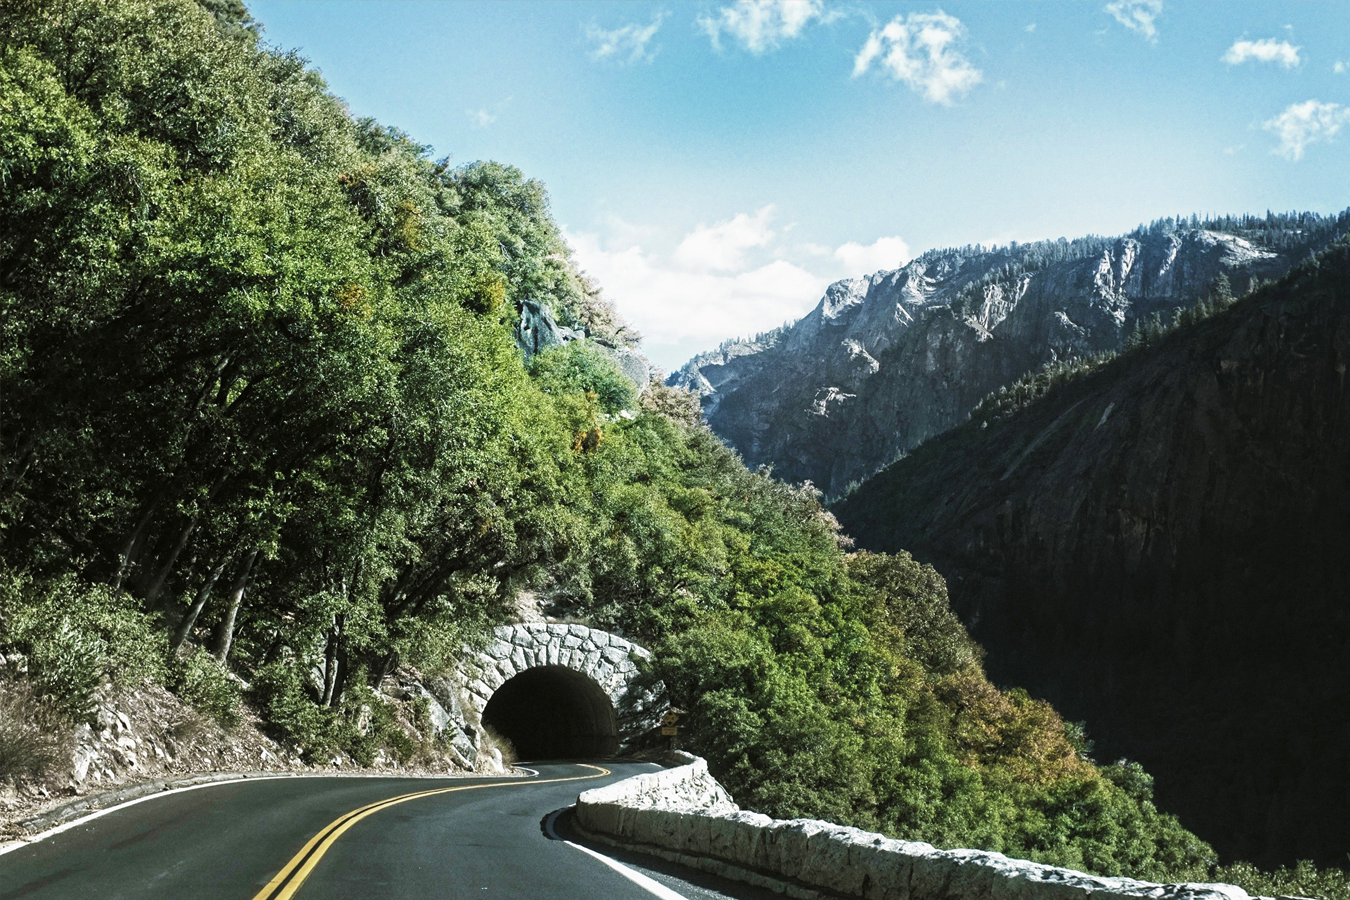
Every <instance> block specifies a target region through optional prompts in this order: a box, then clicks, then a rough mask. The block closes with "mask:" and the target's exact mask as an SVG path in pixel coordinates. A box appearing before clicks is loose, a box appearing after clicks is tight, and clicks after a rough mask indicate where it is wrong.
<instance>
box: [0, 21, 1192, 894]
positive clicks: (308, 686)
mask: <svg viewBox="0 0 1350 900" xmlns="http://www.w3.org/2000/svg"><path fill="white" fill-rule="evenodd" d="M0 35H2V36H3V37H0V41H2V42H3V43H0V159H3V171H0V220H2V221H3V223H4V224H3V227H4V231H3V238H2V239H0V271H3V277H2V279H0V323H3V328H4V349H3V356H0V385H2V386H3V394H4V405H3V410H0V415H2V416H3V419H2V421H0V426H2V430H0V438H2V440H3V443H2V445H0V466H2V467H3V468H2V469H0V478H3V490H0V529H2V531H0V539H2V540H3V553H4V573H3V583H2V584H0V587H2V588H3V589H2V590H0V650H3V651H4V652H5V653H7V654H9V655H10V656H11V657H13V656H14V655H15V654H20V655H22V657H23V659H24V660H25V664H26V667H27V674H26V675H25V676H24V677H23V679H22V683H23V684H24V685H25V690H29V691H31V692H32V693H33V694H34V696H35V697H37V698H39V700H40V702H41V703H42V704H44V712H43V715H42V716H40V717H39V716H32V717H31V718H29V719H25V720H21V721H5V722H0V726H3V727H0V740H10V738H9V737H3V736H6V735H8V736H13V735H19V736H20V737H22V736H23V735H25V734H27V735H30V736H31V734H32V733H33V727H34V723H37V722H39V720H41V721H50V722H53V723H64V724H54V725H51V726H50V727H51V728H58V727H72V726H73V725H74V724H75V723H77V722H79V721H81V719H82V718H85V717H87V716H88V715H89V714H90V713H89V710H90V699H91V696H92V693H93V691H95V690H96V688H97V686H98V685H99V683H100V682H101V681H104V680H108V679H111V680H113V681H123V682H137V681H140V680H144V679H149V680H150V681H153V682H157V683H162V684H166V685H168V686H169V687H171V688H172V689H174V690H175V691H177V692H179V695H180V696H182V697H184V698H185V699H187V700H189V701H190V702H193V703H196V704H198V705H199V706H200V707H201V708H203V709H205V710H207V711H208V712H210V713H211V714H212V715H215V716H217V717H218V719H220V720H221V721H222V722H228V720H229V719H230V717H231V715H232V713H233V712H234V711H235V710H237V703H238V702H239V701H240V700H241V697H242V700H243V701H244V702H247V703H250V704H252V705H253V707H254V709H255V710H256V711H257V712H258V713H259V714H260V715H261V716H262V717H263V719H264V720H265V723H266V724H267V725H268V726H269V727H271V728H272V729H273V730H274V731H275V732H276V733H277V734H278V735H280V736H282V737H284V738H285V739H286V740H288V741H290V742H292V743H293V744H295V745H298V746H299V747H300V748H301V749H302V750H303V751H305V752H306V753H307V754H310V755H313V756H318V755H320V754H323V753H326V752H328V751H330V750H332V749H334V748H338V749H342V750H345V751H346V752H348V753H350V754H352V755H353V756H354V757H356V758H357V759H358V760H369V759H370V758H372V756H373V754H374V753H375V752H376V750H377V749H387V750H389V751H390V752H391V753H393V754H394V755H398V754H399V753H401V752H403V747H404V745H403V743H402V742H401V741H400V739H399V737H398V735H397V733H395V732H394V731H393V730H387V726H388V725H389V723H388V717H387V716H386V717H383V718H382V717H381V715H380V714H379V710H380V708H381V701H380V699H379V698H378V696H377V695H375V694H374V692H373V691H372V690H371V686H372V685H374V684H376V683H377V681H378V679H379V678H380V677H381V676H382V675H384V674H386V673H388V672H391V671H393V670H394V669H395V668H397V667H398V666H401V665H411V666H415V667H418V668H419V669H422V670H424V671H438V670H443V669H445V668H447V667H448V666H449V665H450V664H451V663H452V662H453V661H454V659H455V657H456V655H457V654H458V653H459V652H460V649H461V648H462V646H463V645H464V644H465V643H466V642H468V643H473V642H475V641H480V640H482V639H483V637H484V635H485V634H486V633H487V631H488V629H490V627H491V626H492V625H494V624H496V623H499V622H502V621H505V620H506V619H507V618H508V617H509V616H510V614H511V606H512V603H513V601H514V598H515V597H516V595H517V593H518V591H520V590H521V589H523V588H529V589H534V590H536V591H538V592H540V593H541V594H542V595H543V596H546V597H548V598H549V600H550V602H551V603H552V604H553V608H554V611H555V612H556V613H558V614H570V615H574V616H578V617H584V618H587V619H589V620H591V621H592V622H594V623H595V624H597V625H601V626H605V627H609V628H613V629H618V630H622V631H623V632H624V633H625V634H628V635H630V636H632V637H634V638H635V639H638V640H640V641H642V642H643V643H645V644H646V645H648V646H650V647H651V648H652V649H653V650H654V663H653V665H652V667H651V671H650V672H649V673H648V677H649V678H651V679H652V680H653V682H656V681H660V682H662V683H663V684H664V688H665V691H666V695H667V698H668V699H669V700H670V701H671V702H673V703H675V704H676V705H678V706H679V707H681V708H683V709H685V710H687V712H688V720H687V721H688V728H689V731H688V734H689V743H690V744H691V745H692V749H694V750H696V751H697V752H699V753H701V754H703V755H705V756H707V757H708V759H709V761H710V765H711V766H712V768H713V770H714V771H715V773H716V774H717V775H718V776H719V777H720V778H722V779H724V780H725V782H726V784H727V785H728V786H729V787H730V788H731V789H732V790H733V791H734V792H735V794H736V795H737V797H738V799H740V800H741V801H742V802H743V803H745V804H746V805H748V806H752V807H755V808H758V809H761V810H763V811H765V812H769V813H772V814H775V815H778V816H796V815H814V816H821V817H826V818H831V819H834V820H837V821H840V822H846V823H852V824H857V825H861V826H865V827H869V828H877V829H881V830H884V831H887V832H889V833H891V834H896V835H902V836H906V837H915V838H923V839H925V840H931V841H934V842H936V843H939V844H943V845H946V846H957V845H965V846H980V847H988V848H993V849H999V850H1003V851H1006V852H1008V853H1010V854H1015V855H1019V856H1027V857H1031V858H1033V859H1039V860H1045V861H1049V862H1056V863H1063V864H1067V865H1071V866H1076V867H1080V868H1085V869H1088V870H1090V871H1094V872H1101V873H1108V874H1118V873H1127V874H1132V875H1137V876H1141V877H1147V878H1155V879H1204V878H1206V877H1209V876H1210V875H1211V874H1213V869H1212V865H1213V862H1214V856H1213V853H1212V851H1211V850H1210V849H1209V848H1208V846H1207V845H1205V844H1204V843H1203V842H1202V841H1200V840H1199V839H1198V838H1196V837H1195V836H1194V835H1193V834H1191V833H1189V832H1187V831H1185V830H1184V829H1183V828H1181V827H1180V825H1179V824H1178V823H1177V821H1176V819H1175V818H1173V817H1172V816H1170V815H1167V814H1165V813H1163V812H1160V811H1159V810H1158V809H1157V808H1156V807H1155V805H1154V804H1153V802H1152V800H1151V788H1150V779H1149V777H1148V775H1147V774H1146V773H1145V772H1144V771H1143V770H1142V769H1141V768H1140V767H1139V766H1138V765H1136V764H1133V763H1124V762H1122V763H1119V764H1115V765H1111V766H1104V767H1103V766H1098V765H1096V764H1094V763H1093V762H1092V761H1091V759H1090V758H1089V756H1088V754H1087V749H1088V748H1087V744H1086V743H1085V740H1084V737H1083V732H1082V730H1081V729H1080V728H1078V727H1076V726H1067V725H1066V724H1065V723H1064V722H1063V721H1062V720H1061V718H1060V717H1059V716H1058V715H1057V714H1056V713H1055V711H1054V710H1053V709H1052V708H1051V707H1050V706H1049V705H1047V704H1046V703H1044V702H1042V701H1039V700H1036V699H1033V698H1032V697H1030V696H1028V695H1027V694H1025V693H1023V692H1020V691H1001V690H998V689H996V688H995V687H994V686H992V685H991V684H990V682H989V681H988V680H987V679H986V677H985V675H984V673H983V670H982V668H981V663H980V657H981V653H980V650H979V648H978V647H977V646H976V645H975V644H974V643H972V642H971V640H970V638H969V637H968V636H967V634H966V632H965V630H964V629H963V628H962V626H961V625H960V623H959V622H958V621H957V619H956V618H955V617H954V616H953V614H952V612H951V610H950V609H949V607H948V603H947V596H946V586H945V584H944V582H943V580H942V578H941V577H940V576H939V575H938V574H937V572H935V571H934V570H933V569H932V568H930V567H927V566H923V565H920V564H918V563H917V562H915V561H914V560H913V559H912V558H910V557H909V556H908V555H907V554H904V553H897V554H896V555H893V556H891V555H883V554H851V553H848V552H847V547H846V543H847V542H846V541H845V539H844V538H843V537H842V536H841V534H840V532H839V529H838V526H837V524H836V523H835V521H834V519H833V518H832V517H831V516H830V515H829V514H828V513H827V512H826V511H825V510H824V509H823V508H822V507H821V505H820V503H819V497H818V495H817V493H816V492H815V491H814V490H812V489H810V488H809V487H808V488H794V487H791V486H788V485H785V484H783V483H781V482H779V481H776V480H774V479H773V478H771V477H769V475H768V474H767V473H765V472H752V471H750V470H748V469H747V468H746V467H745V466H744V465H743V464H742V463H741V461H740V460H739V458H738V457H737V456H736V455H735V454H734V453H733V452H731V451H730V450H728V449H727V448H726V447H724V446H723V445H722V444H721V442H720V441H719V440H718V439H717V438H716V437H715V436H714V435H713V434H712V433H711V432H709V431H708V430H707V429H706V428H705V427H704V426H703V425H702V424H701V423H700V422H699V421H698V417H697V407H696V403H695V402H694V401H693V400H692V398H690V397H689V395H687V394H683V393H680V392H677V391H673V390H671V389H668V388H665V387H663V386H661V385H659V384H658V385H654V386H651V387H649V388H647V390H646V391H645V392H643V393H642V394H641V396H639V395H638V392H637V390H636V388H635V386H634V385H632V384H631V383H629V382H627V381H626V380H625V378H624V376H623V375H622V374H621V373H620V372H619V371H618V369H617V368H616V367H615V366H614V364H613V363H612V362H610V357H609V356H607V355H606V354H605V353H604V352H602V349H601V348H603V347H605V346H613V345H621V344H623V343H625V342H627V341H629V340H631V335H630V334H629V333H628V332H627V331H626V329H625V327H624V326H623V324H622V322H621V321H620V320H619V318H618V317H617V315H615V314H614V312H613V310H612V309H611V308H610V307H608V306H607V305H606V304H605V303H604V302H603V301H602V300H601V299H600V297H599V295H598V293H597V291H596V290H595V288H594V287H593V286H592V285H590V284H589V283H588V282H587V281H586V280H585V279H584V278H583V277H582V276H581V275H580V274H579V273H578V272H577V271H576V269H575V267H574V265H573V263H572V262H571V260H570V255H569V253H568V250H567V248H566V246H565V245H564V243H563V242H562V240H561V238H560V236H559V231H558V228H557V226H556V224H555V223H554V222H553V220H552V218H551V216H550V214H549V211H548V203H547V198H546V195H545V193H544V190H543V188H542V186H540V185H539V184H538V183H537V182H534V181H531V180H529V179H527V178H525V177H524V176H523V175H522V174H521V173H520V172H518V171H517V170H515V169H512V168H510V167H508V166H503V165H498V164H495V163H473V164H469V165H464V166H451V165H450V164H449V163H448V161H445V160H442V161H439V162H438V161H433V160H431V159H429V158H428V154H427V150H426V148H424V147H422V146H420V145H418V144H417V143H416V142H415V141H414V140H412V139H411V138H409V137H408V136H407V135H404V134H402V133H400V132H398V131H397V130H395V129H391V128H388V127H385V126H381V125H379V124H377V123H375V122H371V121H369V120H357V119H353V118H352V117H351V116H350V114H349V113H348V112H347V110H346V109H345V108H344V106H343V105H342V103H341V102H340V101H339V100H337V99H336V98H334V97H332V96H331V95H330V94H329V93H327V91H326V88H325V86H324V84H323V82H322V81H321V79H320V78H319V76H318V75H317V74H316V73H315V72H313V71H312V70H310V69H307V68H306V67H305V65H304V63H303V61H302V60H299V59H297V58H295V57H294V56H290V55H287V54H284V53H278V52H275V51H273V50H270V49H268V48H267V47H266V46H265V45H263V44H261V43H260V42H259V38H258V27H257V25H256V23H253V22H252V21H251V20H250V19H249V17H248V15H247V13H246V12H245V11H244V9H243V7H242V5H241V4H238V3H230V2H224V0H217V2H212V3H204V4H200V5H195V4H187V3H160V4H152V3H139V2H125V3H123V2H68V3H53V4H18V3H13V4H5V5H3V6H0ZM526 300H529V301H531V302H534V303H538V304H541V305H543V306H544V307H546V308H547V309H549V310H550V311H551V313H552V314H553V315H554V316H555V317H556V318H557V319H558V320H560V321H562V322H564V323H569V324H570V325H571V326H572V327H575V328H579V329H582V330H585V331H586V332H587V333H588V334H589V338H588V339H587V340H585V341H579V342H574V343H572V344H569V345H566V346H563V347H559V348H554V349H550V350H548V351H546V352H544V353H541V354H540V355H538V356H536V357H534V358H533V359H531V360H530V361H529V362H528V364H527V362H526V361H525V360H524V358H523V356H522V354H521V353H520V351H519V350H518V349H517V347H516V345H515V341H514V336H513V329H514V324H515V320H516V317H517V316H518V312H517V310H518V308H519V305H520V304H522V303H523V302H524V301H526ZM190 649H191V651H192V652H190V653H189V650H190ZM207 654H209V656H208V655H207ZM9 677H10V679H11V681H10V684H11V685H12V684H17V682H13V681H12V679H13V676H9ZM9 689H10V687H9V686H5V687H0V690H5V691H7V690H9ZM13 708H14V707H5V706H3V705H0V716H3V715H11V717H12V716H13V715H14V714H13V713H12V709H13ZM7 710H11V712H7ZM382 729H386V730H382ZM6 752H7V747H4V746H0V761H4V762H3V764H4V765H5V766H6V768H5V772H4V775H5V777H6V778H8V779H11V780H19V779H23V778H30V777H37V776H38V774H39V772H38V771H37V770H36V769H33V770H28V769H24V768H23V765H22V760H23V759H24V758H25V757H22V756H15V755H9V756H6V755H5V754H6ZM28 758H31V757H28Z"/></svg>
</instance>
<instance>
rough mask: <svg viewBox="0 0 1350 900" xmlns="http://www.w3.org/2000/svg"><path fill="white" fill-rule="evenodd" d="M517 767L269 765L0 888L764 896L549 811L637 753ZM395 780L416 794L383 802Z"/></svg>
mask: <svg viewBox="0 0 1350 900" xmlns="http://www.w3.org/2000/svg"><path fill="white" fill-rule="evenodd" d="M531 768H532V769H534V770H535V771H537V772H538V773H539V775H538V777H536V778H528V779H510V780H508V779H485V778H455V779H449V778H446V779H426V778H416V779H414V778H350V777H348V778H343V777H315V778H279V779H268V780H251V781H243V782H235V783H228V784H220V785H212V786H209V787H203V788H199V789H194V790H188V791H183V792H181V793H176V794H170V795H166V796H160V797H156V798H154V799H151V800H148V801H146V802H142V803H138V804H135V805H132V806H127V807H125V808H122V809H118V810H115V811H113V812H110V813H108V814H106V815H103V816H100V817H98V818H95V819H92V820H90V821H88V822H85V823H83V824H80V825H78V826H76V827H74V828H71V829H70V830H67V831H64V832H62V833H60V834H55V835H53V836H51V837H48V838H46V839H45V840H42V841H38V842H36V843H33V844H30V845H28V846H24V847H21V848H19V849H17V850H14V851H12V852H9V853H7V854H5V855H3V856H0V898H3V900H19V898H25V900H75V898H79V900H85V898H100V900H156V898H165V900H168V898H173V900H190V898H203V900H216V898H223V900H290V898H292V897H294V898H296V900H316V898H317V900H356V898H360V900H375V898H399V900H420V898H437V900H443V898H473V900H494V898H519V900H524V898H530V900H550V898H558V900H564V898H566V900H573V898H579V897H581V898H585V900H620V898H624V900H630V898H631V900H651V898H652V897H654V896H656V897H662V898H664V900H672V898H674V897H676V896H678V897H687V898H695V900H703V898H712V897H737V898H742V900H763V898H769V897H777V896H778V895H775V894H770V893H768V892H765V891H761V890H757V889H753V888H748V887H745V886H742V885H736V884H734V883H732V882H726V881H723V880H721V879H716V878H713V877H711V876H705V875H702V874H701V873H695V872H692V871H690V870H683V869H680V868H679V867H676V866H671V865H668V864H665V863H661V862H658V861H654V860H651V859H648V858H647V857H642V856H634V855H628V854H622V853H617V854H616V852H615V851H612V850H609V849H608V848H605V847H602V846H592V847H589V848H587V849H583V848H582V847H579V846H578V844H580V843H583V842H580V841H578V840H577V838H576V837H575V836H574V835H572V834H570V833H569V831H568V830H567V826H566V821H567V816H566V815H563V816H562V817H561V818H559V817H553V816H551V814H552V813H554V812H557V811H558V810H560V809H563V808H565V807H568V806H570V805H571V804H572V803H573V802H575V800H576V796H577V794H578V793H580V792H581V791H583V790H588V789H590V788H593V787H599V786H601V785H603V784H608V783H610V782H613V781H617V780H619V779H620V778H626V777H629V776H632V775H635V774H638V773H640V772H649V771H652V770H653V769H652V766H651V765H650V764H646V763H631V762H620V763H616V762H604V763H597V764H595V765H586V764H581V763H553V764H544V765H532V766H531ZM409 794H418V795H419V796H414V797H411V798H408V799H403V800H400V801H397V802H392V803H391V802H390V801H391V800H392V799H393V798H401V797H406V796H407V795H409ZM545 819H549V820H550V825H551V828H550V829H549V830H550V831H552V832H553V833H552V834H549V833H546V829H545V828H544V827H543V825H544V822H545ZM559 837H562V838H570V839H571V841H570V842H569V841H568V840H562V839H559ZM601 856H603V857H604V858H603V859H602V858H599V857H601ZM616 860H619V861H618V862H616ZM644 878H645V879H647V881H646V882H645V883H643V879H644ZM662 891H665V892H666V893H662Z"/></svg>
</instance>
